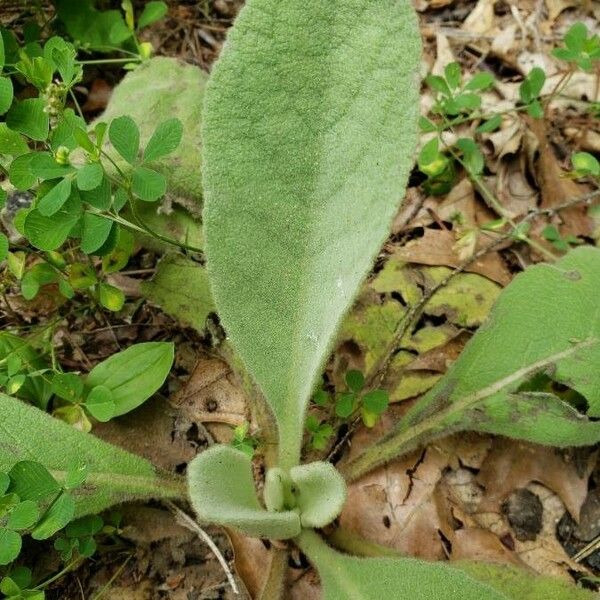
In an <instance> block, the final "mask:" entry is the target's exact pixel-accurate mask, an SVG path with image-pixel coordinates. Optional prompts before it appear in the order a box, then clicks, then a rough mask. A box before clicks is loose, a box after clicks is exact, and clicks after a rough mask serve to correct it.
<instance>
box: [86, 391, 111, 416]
mask: <svg viewBox="0 0 600 600" xmlns="http://www.w3.org/2000/svg"><path fill="white" fill-rule="evenodd" d="M85 407H86V408H87V409H88V411H89V413H90V414H91V415H92V417H94V418H95V419H98V421H100V422H102V423H105V422H106V421H110V420H111V419H112V418H113V417H114V415H115V401H114V400H113V393H112V392H111V391H110V389H109V388H107V387H106V386H105V385H97V386H96V387H94V388H92V389H91V391H90V393H89V394H88V397H87V398H86V399H85Z"/></svg>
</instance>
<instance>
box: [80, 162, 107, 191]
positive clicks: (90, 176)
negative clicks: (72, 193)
mask: <svg viewBox="0 0 600 600" xmlns="http://www.w3.org/2000/svg"><path fill="white" fill-rule="evenodd" d="M103 177H104V169H103V168H102V165H101V164H100V163H98V162H93V163H88V164H87V165H84V166H83V167H81V169H79V170H78V171H77V187H78V188H79V189H80V190H82V191H84V192H88V191H90V190H95V189H96V188H97V187H98V186H99V185H100V184H101V183H102V178H103Z"/></svg>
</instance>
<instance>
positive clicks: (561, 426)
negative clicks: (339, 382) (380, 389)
mask: <svg viewBox="0 0 600 600" xmlns="http://www.w3.org/2000/svg"><path fill="white" fill-rule="evenodd" d="M599 296H600V249H597V248H593V247H590V246H586V247H581V248H578V249H576V250H573V251H571V252H570V253H569V254H567V255H566V256H565V257H563V258H562V259H561V260H559V261H557V262H556V263H555V264H553V265H547V264H544V265H537V266H535V267H531V268H529V269H527V270H526V271H525V272H524V273H522V274H521V275H518V276H517V277H516V278H515V279H514V280H513V282H512V283H511V284H510V285H509V286H508V287H507V288H506V289H505V290H504V291H503V292H502V294H501V295H500V297H499V298H498V301H497V302H496V304H495V305H494V308H493V309H492V312H491V313H490V317H489V319H488V321H487V322H486V323H485V324H484V325H483V326H482V327H481V328H480V329H479V330H478V332H477V333H476V334H475V336H474V337H473V338H472V339H471V341H470V342H469V343H468V344H467V346H466V347H465V349H464V351H463V352H462V354H461V355H460V357H459V358H458V360H457V361H456V362H455V363H454V364H453V365H452V367H451V368H450V369H449V371H448V372H447V373H446V375H445V376H444V377H443V378H442V379H441V380H440V381H439V382H438V383H437V384H436V385H435V387H433V388H432V389H431V390H430V391H429V392H428V393H427V394H426V395H425V396H423V398H422V399H421V400H420V401H419V402H417V403H416V404H415V405H414V406H413V408H412V409H411V410H410V411H409V412H408V413H407V414H406V416H405V417H404V419H403V420H402V421H401V422H400V424H399V426H398V428H397V429H396V430H395V431H394V432H392V433H391V434H390V435H388V436H387V437H386V438H384V440H382V441H381V442H380V443H379V444H378V445H376V446H375V447H373V448H370V449H368V450H367V451H366V453H365V454H363V455H362V456H361V457H358V458H357V459H355V461H353V463H350V465H349V466H348V467H347V468H346V469H345V472H346V474H347V475H349V476H350V477H356V476H358V475H360V474H361V473H362V472H364V469H365V468H366V465H369V467H372V466H374V464H375V463H376V462H384V461H386V460H390V459H391V458H393V457H394V456H397V455H398V453H402V452H406V451H407V450H409V449H410V448H411V447H414V446H415V445H416V444H418V443H422V442H425V441H427V440H428V439H431V437H433V436H435V435H439V434H442V433H444V432H448V431H460V430H473V431H486V432H490V433H496V434H501V435H506V436H509V437H514V438H518V439H525V440H529V441H531V442H536V443H539V444H548V445H554V446H582V445H589V444H594V443H595V442H597V441H599V440H600V422H598V421H591V420H589V419H588V418H587V417H586V416H585V415H583V414H581V413H580V412H578V411H577V410H576V409H575V408H574V407H573V406H572V405H571V404H569V403H568V402H567V401H565V400H564V399H561V398H560V397H559V396H558V393H559V392H556V393H552V392H546V391H536V390H535V389H534V390H531V389H529V388H531V385H527V386H526V384H528V382H531V380H533V379H534V377H536V376H538V377H539V376H540V375H543V376H545V377H547V378H549V379H550V380H551V381H555V382H557V383H559V384H563V385H566V386H568V387H569V388H571V389H572V390H575V391H576V392H578V393H579V394H580V395H581V396H583V398H585V400H586V401H587V404H588V411H587V414H588V416H590V417H598V416H600V371H598V364H600V304H599V303H598V297H599ZM367 455H368V456H367Z"/></svg>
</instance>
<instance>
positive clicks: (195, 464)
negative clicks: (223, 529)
mask: <svg viewBox="0 0 600 600" xmlns="http://www.w3.org/2000/svg"><path fill="white" fill-rule="evenodd" d="M188 483H189V493H190V499H191V501H192V506H193V507H194V509H195V511H196V513H197V515H198V518H199V519H200V520H203V521H207V522H209V523H217V524H218V525H225V526H227V527H234V528H236V529H239V530H240V531H243V532H244V533H246V534H248V535H251V536H256V537H265V538H273V539H286V538H291V537H294V536H296V535H298V534H299V533H300V517H299V516H298V513H297V512H294V511H291V510H287V511H281V512H270V511H267V510H265V509H264V508H263V507H262V506H261V505H260V503H259V502H258V498H257V497H256V493H255V491H254V480H253V477H252V461H251V460H250V458H249V457H248V455H247V454H245V453H244V452H240V451H239V450H236V449H235V448H232V447H231V446H223V445H215V446H212V447H211V448H209V449H208V450H205V451H204V452H202V453H201V454H200V455H198V456H197V457H196V458H195V459H194V460H193V461H192V462H191V463H190V464H189V465H188Z"/></svg>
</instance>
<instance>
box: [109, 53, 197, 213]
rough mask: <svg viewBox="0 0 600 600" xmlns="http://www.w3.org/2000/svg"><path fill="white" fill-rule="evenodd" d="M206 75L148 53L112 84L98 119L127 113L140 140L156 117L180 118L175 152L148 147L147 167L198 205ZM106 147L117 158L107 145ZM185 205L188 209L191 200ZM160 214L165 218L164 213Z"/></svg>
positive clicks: (144, 138)
mask: <svg viewBox="0 0 600 600" xmlns="http://www.w3.org/2000/svg"><path fill="white" fill-rule="evenodd" d="M206 80H207V75H206V73H205V72H204V71H202V70H201V69H199V68H198V67H194V66H193V65H189V64H186V63H184V62H182V61H179V60H177V59H174V58H167V57H164V56H157V57H155V58H151V59H150V60H147V61H145V62H144V63H143V64H142V65H140V66H139V67H138V68H137V69H135V71H132V72H131V73H128V74H127V75H126V76H125V77H124V78H123V80H122V81H121V82H120V83H119V85H117V86H116V87H115V89H114V90H113V93H112V96H111V98H110V101H109V103H108V106H107V107H106V110H105V111H104V113H103V114H102V116H101V117H100V119H99V120H100V121H104V122H107V123H108V122H110V121H111V119H114V118H116V117H120V116H123V115H128V116H130V117H131V118H133V120H134V121H135V123H136V124H137V126H138V127H139V130H140V138H141V143H142V146H146V144H148V143H149V142H150V140H151V138H152V137H153V134H154V133H155V129H156V127H157V125H159V123H161V122H164V121H165V120H167V119H171V118H177V119H179V120H180V121H181V123H182V125H183V137H182V139H181V143H180V144H179V145H178V146H177V147H176V150H175V152H173V153H171V154H168V155H167V156H158V155H159V154H160V153H158V152H156V151H155V150H151V154H153V155H154V157H153V156H150V158H151V159H152V161H153V162H152V167H153V168H156V169H157V170H159V171H160V172H161V173H163V175H165V176H166V177H167V180H168V188H169V191H170V192H171V193H172V194H174V195H175V196H179V197H183V198H186V199H189V200H190V201H192V202H193V203H195V204H198V205H199V203H200V202H201V199H202V191H201V187H202V179H201V173H200V123H201V112H202V100H203V95H204V86H205V84H206ZM163 128H164V125H163ZM166 144H167V147H166V148H163V150H165V149H166V150H168V151H169V152H170V151H171V149H172V146H170V147H169V141H167V142H166ZM153 146H154V142H150V147H151V148H152V147H153ZM147 151H148V150H146V152H147ZM109 152H110V153H111V156H112V157H113V158H115V159H117V160H119V156H118V155H117V154H116V153H115V152H114V151H113V150H112V149H110V148H109ZM157 159H158V160H157ZM119 162H120V161H119ZM121 166H124V167H125V166H126V165H123V164H122V165H121ZM190 208H191V209H192V210H193V206H190ZM198 208H199V206H198ZM161 217H162V219H163V220H164V219H165V216H164V215H161Z"/></svg>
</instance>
